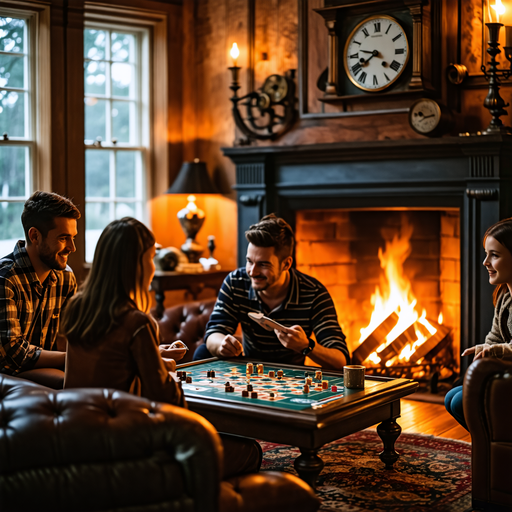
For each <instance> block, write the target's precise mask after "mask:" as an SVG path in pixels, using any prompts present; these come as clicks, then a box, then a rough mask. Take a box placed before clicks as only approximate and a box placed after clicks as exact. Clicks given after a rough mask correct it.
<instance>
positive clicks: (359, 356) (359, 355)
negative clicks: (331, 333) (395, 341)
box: [352, 311, 398, 364]
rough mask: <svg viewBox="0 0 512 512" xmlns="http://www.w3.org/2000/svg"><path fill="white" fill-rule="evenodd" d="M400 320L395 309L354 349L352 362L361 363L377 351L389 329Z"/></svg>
mask: <svg viewBox="0 0 512 512" xmlns="http://www.w3.org/2000/svg"><path fill="white" fill-rule="evenodd" d="M397 322H398V315H397V314H396V313H395V312H394V311H393V313H391V314H390V315H389V316H388V317H387V318H386V319H385V320H384V321H382V322H381V323H380V324H379V325H378V326H377V327H376V328H375V330H374V331H373V332H372V333H371V334H370V335H369V336H368V337H367V338H366V339H365V340H364V341H363V342H362V343H361V344H360V345H359V346H358V347H357V348H356V349H355V350H354V353H353V354H352V363H353V364H361V363H362V362H363V361H364V360H365V359H366V358H367V357H368V356H369V355H370V354H371V353H372V352H375V351H376V350H377V348H378V347H380V345H382V343H383V341H384V339H385V338H386V336H387V335H388V334H389V331H391V329H393V327H394V326H395V325H396V324H397Z"/></svg>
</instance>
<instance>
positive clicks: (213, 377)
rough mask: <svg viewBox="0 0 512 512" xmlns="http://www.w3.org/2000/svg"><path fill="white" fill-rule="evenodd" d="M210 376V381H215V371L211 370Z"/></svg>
mask: <svg viewBox="0 0 512 512" xmlns="http://www.w3.org/2000/svg"><path fill="white" fill-rule="evenodd" d="M211 374H212V379H215V370H212V371H211Z"/></svg>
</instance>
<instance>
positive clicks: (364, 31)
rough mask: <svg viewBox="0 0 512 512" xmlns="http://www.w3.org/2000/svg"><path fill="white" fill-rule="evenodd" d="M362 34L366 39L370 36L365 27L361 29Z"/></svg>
mask: <svg viewBox="0 0 512 512" xmlns="http://www.w3.org/2000/svg"><path fill="white" fill-rule="evenodd" d="M363 34H364V37H368V36H369V35H370V32H368V29H367V28H366V27H365V28H363Z"/></svg>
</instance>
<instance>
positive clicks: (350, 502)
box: [260, 430, 471, 512]
mask: <svg viewBox="0 0 512 512" xmlns="http://www.w3.org/2000/svg"><path fill="white" fill-rule="evenodd" d="M260 444H261V446H262V448H263V464H262V470H263V471H265V470H277V471H288V472H290V473H294V474H296V473H295V470H294V468H293V461H294V460H295V458H296V457H298V455H300V452H299V450H298V449H297V448H293V447H290V446H285V445H280V444H275V443H267V442H264V441H260ZM382 448H383V447H382V441H381V440H380V438H379V436H378V434H377V433H376V432H375V431H371V430H364V431H362V432H358V433H356V434H352V435H351V436H347V437H345V438H343V439H340V440H338V441H335V442H333V443H330V444H328V445H325V446H324V447H323V448H322V449H321V450H320V451H319V455H320V457H322V459H323V461H324V463H325V467H324V469H323V471H322V473H321V474H320V477H319V480H318V487H317V493H318V496H319V497H320V498H321V500H322V506H321V508H320V510H321V511H334V510H336V511H338V510H342V511H350V512H370V511H371V512H389V511H393V512H394V511H396V512H402V511H403V512H423V511H427V510H428V511H436V512H459V511H460V512H462V511H464V510H466V509H468V508H469V507H471V444H470V443H466V442H463V441H454V440H451V439H444V438H440V437H434V436H425V435H420V434H402V435H401V436H400V437H399V438H398V440H397V442H396V445H395V449H396V451H397V452H398V453H399V454H400V458H399V459H398V461H397V462H396V463H395V465H394V469H393V470H390V471H388V470H386V469H384V464H383V463H382V462H381V460H380V459H379V453H380V452H381V451H382Z"/></svg>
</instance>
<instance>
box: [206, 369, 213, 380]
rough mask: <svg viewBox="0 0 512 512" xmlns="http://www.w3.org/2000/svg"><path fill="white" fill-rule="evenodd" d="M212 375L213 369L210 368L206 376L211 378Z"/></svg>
mask: <svg viewBox="0 0 512 512" xmlns="http://www.w3.org/2000/svg"><path fill="white" fill-rule="evenodd" d="M211 376H212V371H211V370H208V371H207V372H206V377H207V378H208V379H209V378H211Z"/></svg>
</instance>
